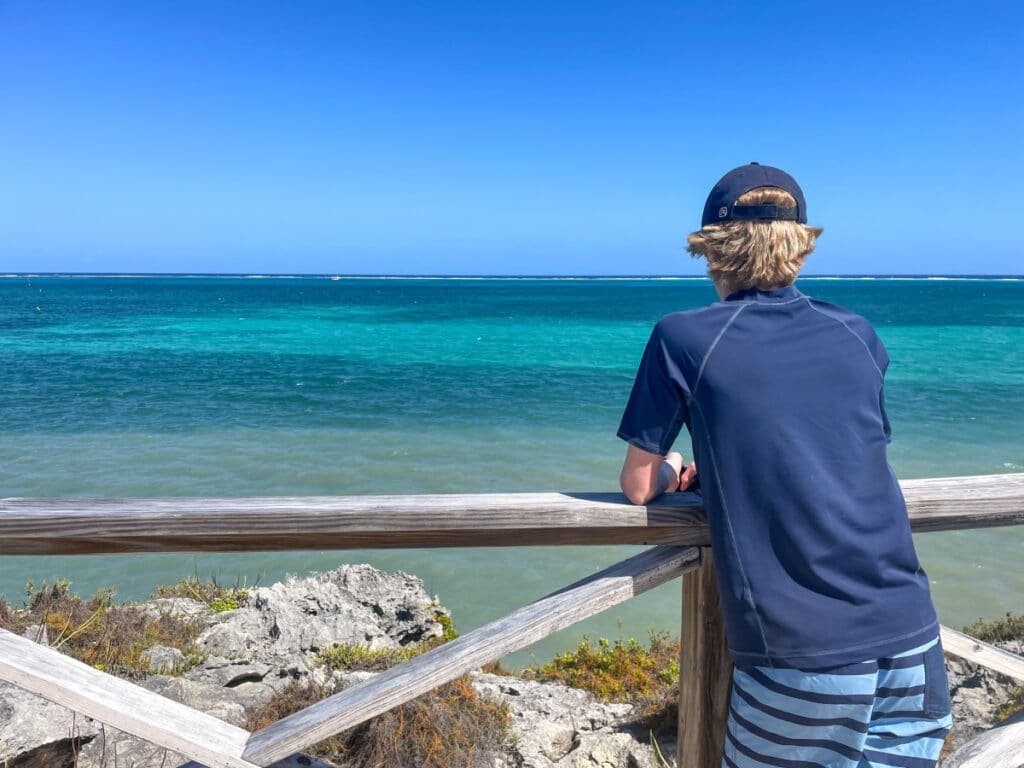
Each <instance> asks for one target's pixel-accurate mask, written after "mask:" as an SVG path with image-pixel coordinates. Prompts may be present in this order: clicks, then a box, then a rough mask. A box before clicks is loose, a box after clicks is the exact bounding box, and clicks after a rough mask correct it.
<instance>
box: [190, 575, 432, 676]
mask: <svg viewBox="0 0 1024 768" xmlns="http://www.w3.org/2000/svg"><path fill="white" fill-rule="evenodd" d="M438 612H445V613H446V611H445V609H442V608H440V607H439V606H437V605H436V604H435V603H434V601H432V600H431V599H430V597H429V596H428V595H427V593H426V592H425V591H424V589H423V582H422V581H421V580H420V579H419V578H417V577H415V576H412V575H410V574H407V573H403V572H401V571H399V572H397V573H393V574H391V573H384V572H382V571H379V570H377V569H376V568H374V567H372V566H370V565H367V564H360V565H343V566H341V567H340V568H337V569H336V570H333V571H330V572H327V573H320V574H314V575H313V576H310V577H308V578H304V579H297V578H294V577H289V578H288V579H287V580H286V581H285V582H284V583H278V584H274V585H273V586H270V587H261V588H258V589H253V590H250V592H249V596H248V599H247V601H246V603H245V604H244V605H243V606H241V607H240V608H238V609H237V610H233V611H227V612H225V613H221V614H214V615H213V616H212V617H210V619H209V620H210V621H211V626H210V627H208V628H207V629H206V630H205V631H204V632H203V633H202V634H201V635H200V637H199V639H198V641H197V644H198V646H199V647H200V649H201V650H203V651H204V652H206V653H209V654H212V655H217V656H223V657H228V658H231V657H239V656H244V657H246V658H248V659H251V660H255V661H260V662H264V663H270V664H274V665H275V666H276V665H277V663H278V662H280V661H281V660H282V659H295V658H296V657H299V658H302V657H309V656H312V655H315V654H316V653H317V652H319V651H321V650H324V649H326V648H329V647H330V646H331V645H334V644H335V643H361V644H364V645H367V646H369V647H370V648H388V647H398V646H402V645H406V644H408V643H413V642H418V641H420V640H425V639H428V638H431V637H439V636H440V635H442V633H443V627H442V626H441V624H440V622H438V621H437V619H436V617H435V613H438Z"/></svg>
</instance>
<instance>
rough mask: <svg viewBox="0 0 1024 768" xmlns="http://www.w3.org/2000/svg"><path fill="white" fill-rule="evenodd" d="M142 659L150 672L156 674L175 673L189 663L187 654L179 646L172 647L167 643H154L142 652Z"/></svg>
mask: <svg viewBox="0 0 1024 768" xmlns="http://www.w3.org/2000/svg"><path fill="white" fill-rule="evenodd" d="M141 656H142V660H143V661H144V662H146V665H147V667H148V669H149V671H150V672H152V673H153V674H155V675H173V674H174V673H175V672H177V671H178V670H180V669H184V668H185V665H186V664H187V663H188V662H187V661H186V659H185V654H183V653H182V652H181V651H179V650H178V649H177V648H170V647H168V646H166V645H154V646H151V647H149V648H147V649H146V650H144V651H143V652H142V654H141Z"/></svg>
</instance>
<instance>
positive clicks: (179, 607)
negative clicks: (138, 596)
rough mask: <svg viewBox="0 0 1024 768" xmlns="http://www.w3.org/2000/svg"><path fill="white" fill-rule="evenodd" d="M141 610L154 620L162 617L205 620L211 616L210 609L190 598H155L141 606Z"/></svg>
mask: <svg viewBox="0 0 1024 768" xmlns="http://www.w3.org/2000/svg"><path fill="white" fill-rule="evenodd" d="M142 607H143V609H144V610H145V611H146V613H147V614H148V615H149V616H152V617H153V618H154V619H155V618H158V617H159V616H162V615H168V616H174V617H176V618H179V619H185V620H189V619H205V618H209V617H210V616H211V615H213V611H211V610H210V607H209V606H208V605H207V604H206V603H204V602H201V601H199V600H193V599H192V598H190V597H156V598H153V599H152V600H147V601H146V602H145V603H143V604H142Z"/></svg>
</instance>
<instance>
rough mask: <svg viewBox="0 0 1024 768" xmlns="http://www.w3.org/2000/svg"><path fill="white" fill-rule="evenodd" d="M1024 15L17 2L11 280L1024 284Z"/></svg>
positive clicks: (7, 201) (780, 8) (668, 6)
mask: <svg viewBox="0 0 1024 768" xmlns="http://www.w3.org/2000/svg"><path fill="white" fill-rule="evenodd" d="M1022 62H1024V3H1021V2H1020V1H1019V0H1006V1H1004V2H994V3H990V2H985V1H984V0H981V1H979V2H970V3H965V2H962V0H957V2H927V3H925V2H901V3H896V2H881V3H873V2H868V3H846V2H841V3H832V2H813V3H812V2H807V3H798V2H786V1H785V0H772V2H748V1H747V0H734V1H733V2H725V3H722V2H718V3H715V2H699V3H697V2H694V3H686V2H673V3H656V2H647V3H643V2H641V3H623V2H616V3H605V2H601V1H600V0H587V2H579V3H576V2H555V1H553V0H548V2H531V1H530V0H518V1H517V2H515V3H501V4H497V3H487V2H461V3H460V2H431V3H409V4H404V3H392V2H385V1H381V0H377V1H375V2H366V3H359V4H356V3H345V2H324V3H314V2H303V3H292V2H258V1H254V0H248V1H247V2H239V3H230V2H221V3H216V2H207V1H204V2H188V1H186V0H177V1H176V2H173V3H138V2H123V3H103V2H49V1H47V0H0V272H15V271H86V272H88V271H104V272H121V271H132V272H243V273H249V272H284V273H293V272H317V273H349V274H351V273H374V274H381V273H389V274H699V273H701V271H702V270H701V263H700V262H696V261H694V260H692V259H691V258H690V257H689V256H688V255H687V254H686V253H685V251H684V250H683V247H684V244H685V236H686V234H687V232H689V231H690V230H692V229H695V228H696V227H697V226H698V225H699V219H700V211H701V207H702V205H703V201H704V198H705V196H706V195H707V192H708V190H709V189H710V187H711V185H712V184H713V183H714V182H715V181H716V180H717V178H718V177H719V176H720V175H721V174H722V173H723V172H724V171H726V170H728V169H729V168H731V167H733V166H735V165H740V164H743V163H746V162H749V161H751V160H757V161H760V162H761V163H764V164H770V165H777V166H779V167H782V168H784V169H786V170H788V171H789V172H790V173H792V174H793V175H794V176H795V177H796V178H797V180H798V181H799V182H800V183H801V185H802V186H803V188H804V191H805V193H806V195H807V201H808V210H809V215H810V222H811V223H812V224H817V225H820V226H824V227H825V234H824V235H823V237H822V239H821V240H820V242H819V246H818V250H817V252H816V253H815V254H813V255H812V256H811V257H810V259H809V261H808V266H807V269H806V271H807V272H808V273H819V274H826V273H828V274H836V273H838V274H852V273H887V274H888V273H932V274H935V273H973V274H979V273H1014V274H1019V273H1024V248H1022V246H1021V237H1020V232H1021V229H1022V224H1024V215H1022V206H1024V120H1022V118H1024V88H1022V85H1024V63H1022Z"/></svg>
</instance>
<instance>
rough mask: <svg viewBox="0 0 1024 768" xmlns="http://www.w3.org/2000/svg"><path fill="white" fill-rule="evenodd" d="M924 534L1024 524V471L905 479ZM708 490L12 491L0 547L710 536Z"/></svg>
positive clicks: (0, 520) (915, 523)
mask: <svg viewBox="0 0 1024 768" xmlns="http://www.w3.org/2000/svg"><path fill="white" fill-rule="evenodd" d="M902 488H903V494H904V496H905V498H906V500H907V507H908V510H909V514H910V521H911V525H912V527H913V529H914V530H915V531H944V530H959V529H965V528H984V527H991V526H1001V525H1017V524H1020V523H1024V473H1020V474H1007V475H979V476H971V477H952V478H932V479H925V480H908V481H905V482H903V483H902ZM701 504H702V500H701V497H700V496H698V495H696V494H692V493H675V494H667V495H665V496H662V497H661V498H659V499H658V500H657V501H656V503H654V504H651V505H649V506H647V507H637V506H633V505H631V504H628V503H626V501H625V497H623V496H622V494H619V493H501V494H447V495H420V496H273V497H252V498H162V499H34V498H33V499H19V498H13V499H2V500H0V554H4V555H46V554H65V555H70V554H111V553H118V552H202V551H209V552H244V551H278V550H296V549H312V550H325V549H364V548H395V547H482V546H534V545H562V544H591V545H592V544H674V545H677V546H684V545H700V546H707V545H708V544H710V540H709V537H708V531H707V526H706V524H705V523H704V518H703V509H702V506H701Z"/></svg>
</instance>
